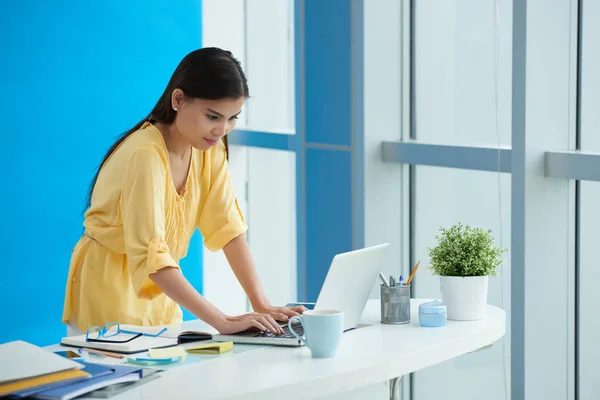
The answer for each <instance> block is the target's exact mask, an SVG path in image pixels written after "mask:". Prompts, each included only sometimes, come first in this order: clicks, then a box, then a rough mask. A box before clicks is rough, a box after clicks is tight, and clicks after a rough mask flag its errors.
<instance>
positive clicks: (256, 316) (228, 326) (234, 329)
mask: <svg viewBox="0 0 600 400" xmlns="http://www.w3.org/2000/svg"><path fill="white" fill-rule="evenodd" d="M220 325H221V326H219V327H215V328H217V330H218V331H219V333H221V334H222V335H229V334H233V333H238V332H242V331H245V330H247V329H250V328H256V329H259V330H261V331H263V332H266V331H269V332H271V333H273V334H274V335H281V334H282V333H283V329H281V327H280V326H279V324H278V323H277V322H276V321H275V320H274V319H273V317H271V316H270V315H269V314H260V313H255V312H252V313H248V314H243V315H238V316H235V317H229V316H226V317H225V320H224V321H223V322H222V323H221V324H220Z"/></svg>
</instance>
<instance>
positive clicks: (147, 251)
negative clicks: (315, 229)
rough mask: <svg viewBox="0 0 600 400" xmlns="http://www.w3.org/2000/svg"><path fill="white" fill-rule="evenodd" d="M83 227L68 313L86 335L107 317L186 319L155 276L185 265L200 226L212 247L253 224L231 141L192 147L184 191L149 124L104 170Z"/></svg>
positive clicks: (138, 321)
mask: <svg viewBox="0 0 600 400" xmlns="http://www.w3.org/2000/svg"><path fill="white" fill-rule="evenodd" d="M84 226H85V233H84V235H82V237H81V239H80V240H79V241H78V243H77V245H76V246H75V248H74V249H73V254H72V257H71V265H70V268H69V276H68V281H67V288H66V294H65V303H64V311H63V317H62V320H63V322H70V323H72V324H74V325H76V326H77V327H78V328H79V329H81V330H82V331H84V332H85V331H86V330H87V329H88V328H89V327H91V326H94V325H97V326H101V327H102V326H103V325H104V324H105V323H107V322H119V323H122V324H134V325H162V324H170V323H179V322H181V320H182V312H181V308H180V307H179V306H178V305H177V304H176V303H175V302H174V301H172V300H171V299H170V298H168V297H167V296H166V295H165V294H164V293H162V291H161V290H160V289H159V288H158V286H157V285H156V284H155V283H154V282H153V281H152V280H151V279H150V278H149V277H148V275H149V274H151V273H153V272H156V271H158V270H159V269H161V268H164V267H177V268H179V266H178V264H179V260H180V259H182V258H183V257H185V255H186V254H187V250H188V245H189V241H190V238H191V235H192V233H193V232H194V229H195V228H196V227H198V228H199V229H200V232H201V233H202V235H203V237H204V244H205V246H206V247H207V248H208V249H209V250H211V251H216V250H219V249H221V248H223V246H225V245H226V244H227V243H229V242H230V241H231V240H232V239H234V238H236V237H237V236H239V235H241V234H242V233H244V232H245V231H246V229H247V226H246V223H245V221H244V217H243V215H242V213H241V211H240V208H239V206H238V202H237V199H236V197H235V194H234V192H233V188H232V185H231V180H230V177H229V170H228V166H227V159H226V154H225V146H224V144H223V143H221V142H219V144H218V145H215V146H213V147H212V148H211V149H209V150H208V151H199V150H196V149H194V150H193V151H192V161H191V165H190V169H189V173H188V176H187V181H186V184H185V189H184V191H183V193H181V195H180V194H179V193H177V191H176V189H175V185H174V182H173V180H172V177H171V171H170V166H169V155H168V152H167V147H166V144H165V142H164V139H163V136H162V134H161V133H160V131H159V130H158V129H157V128H156V127H155V126H154V125H152V124H150V123H148V122H146V123H145V124H144V125H143V126H142V127H141V128H140V129H139V130H138V131H136V132H134V133H132V134H131V135H130V136H129V137H128V138H127V139H126V140H125V141H124V142H123V143H122V144H121V145H120V146H119V147H118V148H117V150H115V151H114V152H113V154H112V155H111V156H110V158H109V159H108V160H107V162H106V163H105V164H104V166H103V167H102V169H101V170H100V174H99V176H98V180H97V182H96V186H95V188H94V192H93V194H92V202H91V207H90V208H89V209H88V211H87V212H86V215H85V221H84Z"/></svg>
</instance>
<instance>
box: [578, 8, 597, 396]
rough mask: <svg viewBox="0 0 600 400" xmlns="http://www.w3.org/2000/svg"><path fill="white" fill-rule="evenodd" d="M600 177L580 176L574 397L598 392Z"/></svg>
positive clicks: (585, 55) (587, 68)
mask: <svg viewBox="0 0 600 400" xmlns="http://www.w3.org/2000/svg"><path fill="white" fill-rule="evenodd" d="M582 30H583V31H582V44H581V45H582V48H581V51H582V53H581V61H582V66H581V70H582V76H581V147H582V149H583V150H585V151H592V152H599V151H600V114H599V113H598V107H599V106H600V75H599V74H598V70H600V48H598V45H597V38H598V35H600V2H597V1H586V2H585V5H584V15H583V20H582ZM599 203H600V183H598V182H581V202H580V207H581V208H580V217H579V223H580V225H579V226H580V231H579V246H580V247H579V251H580V258H579V265H580V277H579V282H580V286H579V327H578V328H579V329H578V332H579V397H580V398H581V399H592V398H596V397H597V396H598V393H600V380H598V365H600V342H598V338H599V337H600V318H598V312H597V310H596V308H595V304H596V303H598V302H599V301H600V292H599V291H598V288H599V287H600V264H599V263H598V255H597V253H596V249H597V246H598V237H600V228H599V227H600V211H599V208H598V204H599Z"/></svg>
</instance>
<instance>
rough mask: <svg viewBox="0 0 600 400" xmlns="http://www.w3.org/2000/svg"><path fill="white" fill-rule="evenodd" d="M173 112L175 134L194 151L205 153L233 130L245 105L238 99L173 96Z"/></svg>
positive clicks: (241, 98) (244, 99)
mask: <svg viewBox="0 0 600 400" xmlns="http://www.w3.org/2000/svg"><path fill="white" fill-rule="evenodd" d="M173 97H174V98H173V103H174V108H176V109H177V116H176V117H175V121H174V125H175V128H176V130H177V132H178V133H179V134H181V136H182V137H183V138H184V139H185V140H187V141H189V143H190V144H191V145H192V146H193V147H195V148H196V149H198V150H208V149H210V148H211V147H212V146H214V145H216V144H217V143H218V142H219V140H221V139H222V138H223V136H225V135H227V134H228V133H229V132H231V131H232V130H233V128H235V124H236V122H237V117H238V115H239V114H240V112H241V109H242V106H243V105H244V102H245V101H246V98H245V97H240V98H238V99H223V100H203V99H188V98H184V97H183V96H181V97H178V96H173Z"/></svg>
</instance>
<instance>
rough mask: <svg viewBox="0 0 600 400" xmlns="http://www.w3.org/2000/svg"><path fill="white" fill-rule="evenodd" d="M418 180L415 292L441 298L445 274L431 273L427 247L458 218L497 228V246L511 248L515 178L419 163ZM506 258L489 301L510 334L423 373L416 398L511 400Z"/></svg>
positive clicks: (492, 282)
mask: <svg viewBox="0 0 600 400" xmlns="http://www.w3.org/2000/svg"><path fill="white" fill-rule="evenodd" d="M415 179H416V182H415V202H414V204H415V206H414V207H415V208H414V230H415V231H414V237H413V240H414V249H415V258H416V259H415V261H418V260H420V261H421V266H420V268H419V270H418V273H417V275H416V277H415V278H414V281H413V282H414V291H413V293H414V297H419V298H440V297H441V294H440V288H439V277H438V276H434V275H432V274H431V272H430V271H429V268H428V266H429V257H428V254H427V248H428V247H433V246H435V244H436V239H435V235H436V234H438V232H439V228H440V227H449V226H451V225H452V224H455V223H457V222H461V223H463V225H470V226H472V227H482V228H485V229H491V230H492V235H493V236H494V238H495V239H496V245H503V246H504V247H507V248H509V247H510V196H511V191H510V176H509V175H506V174H503V175H501V176H500V177H498V174H496V173H492V172H481V171H467V170H457V169H450V168H436V167H424V166H418V167H416V171H415ZM499 179H500V181H499ZM499 184H500V186H499ZM499 187H500V193H499ZM499 194H501V197H500V196H499ZM500 199H501V200H500ZM500 201H501V203H500ZM500 210H501V211H502V212H501V213H500ZM500 221H502V223H501V222H500ZM500 238H502V240H500ZM504 258H505V259H506V262H505V263H504V264H503V265H502V266H501V267H500V268H499V270H498V275H497V276H496V277H491V278H490V280H489V288H488V291H489V293H488V304H490V305H494V306H498V307H501V308H503V309H504V310H506V312H507V334H506V337H505V338H504V339H502V340H500V341H498V342H496V343H495V344H494V346H493V347H492V348H489V349H485V350H482V351H477V352H474V353H471V354H466V355H463V356H461V357H458V358H456V359H453V360H450V361H447V362H445V363H443V364H440V365H437V366H434V367H430V368H427V369H425V370H423V371H420V372H417V373H416V374H415V379H414V384H415V386H414V399H415V400H425V399H446V400H459V399H486V400H505V395H504V394H505V387H510V335H509V332H510V327H509V321H510V252H506V253H504ZM503 368H504V369H505V372H506V374H505V373H504V371H503ZM505 379H506V380H507V382H506V385H505V382H504V380H505ZM431 382H436V384H435V385H432V384H431ZM508 396H510V394H509V395H508Z"/></svg>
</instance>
